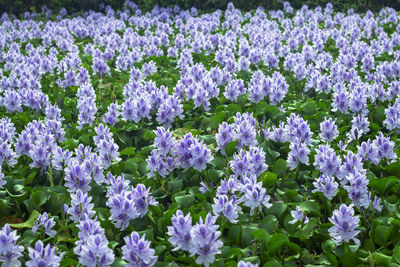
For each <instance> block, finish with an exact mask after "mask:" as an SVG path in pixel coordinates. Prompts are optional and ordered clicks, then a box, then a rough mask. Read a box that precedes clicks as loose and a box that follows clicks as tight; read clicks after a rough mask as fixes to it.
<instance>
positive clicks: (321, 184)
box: [312, 175, 339, 200]
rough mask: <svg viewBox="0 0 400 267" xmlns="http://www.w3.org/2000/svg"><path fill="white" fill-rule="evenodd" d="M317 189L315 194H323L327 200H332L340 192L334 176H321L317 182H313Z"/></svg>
mask: <svg viewBox="0 0 400 267" xmlns="http://www.w3.org/2000/svg"><path fill="white" fill-rule="evenodd" d="M313 185H314V187H315V189H314V190H313V191H312V192H313V193H314V192H322V193H323V194H324V196H325V197H326V198H328V199H329V200H332V198H333V197H334V196H336V193H337V191H338V186H339V185H338V183H337V182H336V181H335V178H334V177H333V176H328V175H321V176H320V177H319V178H318V179H316V181H315V182H313Z"/></svg>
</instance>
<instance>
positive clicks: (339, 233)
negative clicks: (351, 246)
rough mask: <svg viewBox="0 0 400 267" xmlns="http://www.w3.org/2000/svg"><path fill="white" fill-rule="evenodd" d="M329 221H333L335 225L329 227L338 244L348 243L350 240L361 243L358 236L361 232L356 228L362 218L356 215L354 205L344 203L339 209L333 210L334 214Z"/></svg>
mask: <svg viewBox="0 0 400 267" xmlns="http://www.w3.org/2000/svg"><path fill="white" fill-rule="evenodd" d="M329 221H330V222H331V223H333V226H332V227H331V228H329V234H330V235H331V237H332V238H333V240H334V241H335V243H336V244H339V243H342V242H346V243H348V242H350V240H353V241H354V242H355V243H356V244H357V245H359V244H360V241H359V240H358V239H357V238H356V236H357V235H358V234H359V233H360V231H358V230H356V227H357V226H358V224H359V222H360V218H359V217H358V216H354V210H353V205H349V206H346V205H345V204H342V205H341V206H340V207H339V209H337V210H334V211H333V216H332V217H331V218H329Z"/></svg>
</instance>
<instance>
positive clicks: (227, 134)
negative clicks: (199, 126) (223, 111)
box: [215, 121, 234, 154]
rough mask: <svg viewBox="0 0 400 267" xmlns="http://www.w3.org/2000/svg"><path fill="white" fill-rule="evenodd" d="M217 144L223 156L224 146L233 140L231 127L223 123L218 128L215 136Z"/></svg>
mask: <svg viewBox="0 0 400 267" xmlns="http://www.w3.org/2000/svg"><path fill="white" fill-rule="evenodd" d="M215 139H216V141H217V144H218V149H219V150H220V151H221V153H222V154H225V146H226V145H227V144H228V143H230V142H232V141H233V140H234V133H233V130H232V126H231V125H229V124H228V123H226V122H225V121H224V122H223V123H221V124H220V125H219V127H218V133H217V134H216V135H215Z"/></svg>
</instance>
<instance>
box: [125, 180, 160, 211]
mask: <svg viewBox="0 0 400 267" xmlns="http://www.w3.org/2000/svg"><path fill="white" fill-rule="evenodd" d="M128 198H129V199H132V200H133V202H134V205H135V208H136V214H137V217H140V218H142V217H143V216H144V215H146V213H147V210H148V207H149V206H157V204H158V203H157V201H156V200H154V198H153V197H152V196H151V195H150V187H149V188H146V186H145V185H143V184H138V185H137V186H136V187H133V188H132V192H131V193H130V194H129V195H128Z"/></svg>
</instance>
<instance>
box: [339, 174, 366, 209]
mask: <svg viewBox="0 0 400 267" xmlns="http://www.w3.org/2000/svg"><path fill="white" fill-rule="evenodd" d="M346 179H347V180H348V181H349V183H350V185H347V186H344V189H346V190H347V192H348V193H349V198H350V199H351V200H352V201H353V203H354V205H355V206H356V207H357V208H361V207H364V208H367V207H368V206H369V204H370V201H369V198H368V187H367V186H368V179H367V177H366V175H365V173H359V172H355V173H354V174H353V173H350V174H349V176H347V177H346Z"/></svg>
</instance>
